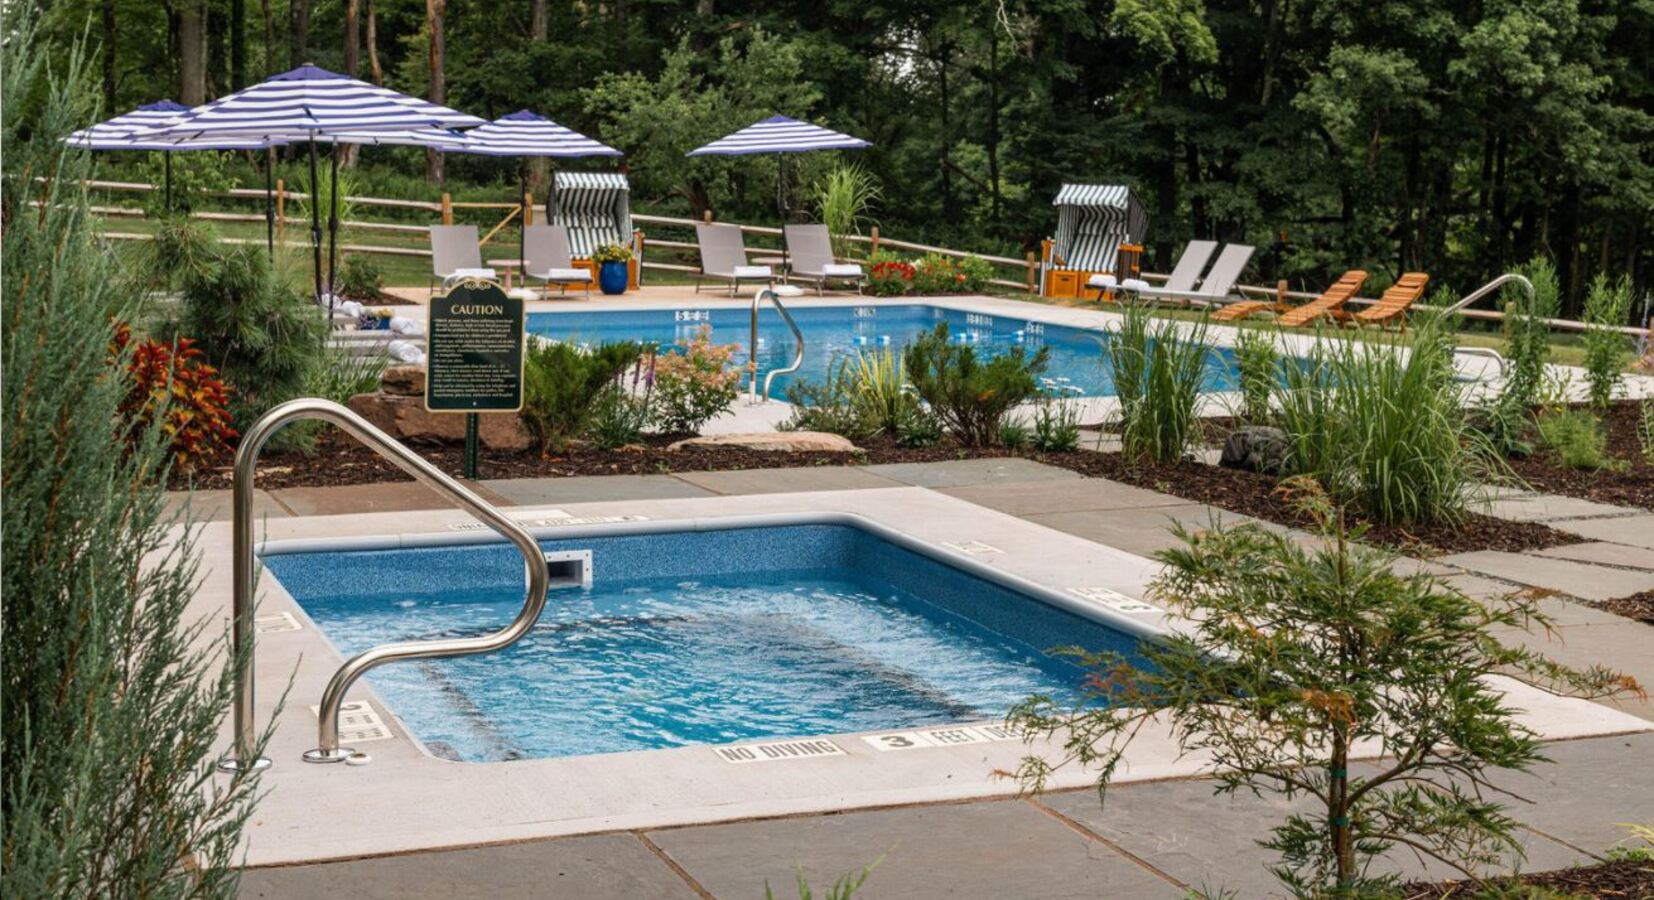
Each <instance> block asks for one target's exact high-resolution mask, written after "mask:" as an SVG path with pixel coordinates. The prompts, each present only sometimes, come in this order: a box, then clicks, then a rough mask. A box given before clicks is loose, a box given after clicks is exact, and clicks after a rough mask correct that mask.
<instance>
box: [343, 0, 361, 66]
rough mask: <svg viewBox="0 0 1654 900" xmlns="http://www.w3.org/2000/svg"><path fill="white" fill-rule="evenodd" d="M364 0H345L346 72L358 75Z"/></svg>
mask: <svg viewBox="0 0 1654 900" xmlns="http://www.w3.org/2000/svg"><path fill="white" fill-rule="evenodd" d="M361 23H362V0H345V74H346V75H349V76H350V77H352V78H355V77H356V73H357V69H358V68H359V63H360V60H359V58H358V57H359V54H360V52H361V48H362V29H361Z"/></svg>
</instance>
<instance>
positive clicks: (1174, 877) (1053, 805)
mask: <svg viewBox="0 0 1654 900" xmlns="http://www.w3.org/2000/svg"><path fill="white" fill-rule="evenodd" d="M899 485H913V486H919V487H925V488H929V489H932V490H936V491H939V492H941V493H944V494H948V495H950V496H952V497H954V498H957V499H960V500H965V501H968V502H969V503H972V504H976V505H977V506H981V507H984V508H986V509H991V510H996V511H998V512H1001V513H1004V514H1008V515H1011V516H1016V517H1019V518H1023V519H1026V520H1029V521H1033V522H1037V523H1039V524H1042V525H1044V526H1046V527H1049V528H1053V529H1056V530H1058V531H1063V532H1067V533H1069V534H1072V535H1075V536H1078V537H1081V538H1084V539H1087V540H1092V541H1098V542H1100V543H1105V544H1108V545H1111V546H1115V547H1118V548H1120V549H1123V550H1127V551H1130V552H1136V553H1151V552H1153V551H1154V550H1156V549H1159V548H1160V547H1164V546H1169V545H1170V544H1171V543H1172V539H1171V538H1170V536H1169V535H1168V534H1167V533H1166V531H1165V528H1166V525H1167V524H1168V523H1169V522H1170V521H1172V520H1177V521H1182V522H1186V523H1189V524H1192V525H1198V524H1204V523H1205V522H1206V521H1208V520H1209V518H1210V517H1211V516H1214V515H1221V516H1222V517H1224V518H1225V519H1229V520H1233V519H1236V518H1238V517H1235V516H1234V515H1233V514H1229V513H1221V512H1220V511H1218V510H1216V509H1214V508H1211V507H1206V506H1203V505H1201V504H1193V503H1189V502H1187V501H1185V500H1182V499H1180V498H1177V497H1171V496H1168V495H1165V494H1159V493H1156V492H1153V491H1148V490H1144V489H1141V488H1136V487H1131V486H1128V485H1122V484H1117V483H1114V482H1110V481H1107V480H1104V479H1082V478H1079V477H1078V476H1076V475H1075V474H1074V473H1072V472H1069V471H1067V470H1063V469H1056V468H1052V467H1047V466H1041V465H1039V464H1036V463H1031V462H1028V461H1026V460H964V461H956V462H942V463H931V464H922V465H888V466H869V467H866V468H863V469H843V468H828V467H808V468H797V469H767V470H745V471H738V472H717V473H682V474H670V475H664V474H663V475H650V476H614V477H585V478H567V479H509V480H502V481H483V482H481V483H479V484H478V485H476V486H477V487H478V488H480V489H481V492H482V493H483V494H484V496H486V497H488V498H489V499H491V500H496V501H497V502H499V503H501V504H502V505H534V506H540V505H545V504H557V503H576V502H586V501H594V500H621V499H625V500H641V499H657V498H662V499H664V498H685V497H700V496H708V495H727V494H761V493H776V492H801V491H812V490H835V489H842V488H866V487H893V486H899ZM225 495H227V492H207V493H204V494H198V495H196V497H195V498H194V500H193V507H194V509H195V510H196V511H197V513H199V514H201V515H203V516H204V517H206V518H210V519H223V518H225V517H227V515H228V502H227V499H228V498H227V496H225ZM258 502H259V507H258V512H259V514H260V515H261V516H266V515H267V516H269V517H271V518H280V517H285V516H308V515H327V514H336V513H355V512H362V511H365V510H369V509H374V510H384V511H391V510H403V509H421V508H440V507H441V506H442V505H443V504H442V503H441V501H440V500H438V499H437V498H436V497H435V496H434V495H432V494H429V493H426V492H424V491H423V489H422V488H418V487H417V486H415V485H413V484H412V483H411V482H409V483H397V484H384V485H371V486H361V487H357V488H348V489H330V490H316V489H278V490H273V491H268V492H265V491H261V492H259V496H258ZM1494 512H1495V514H1501V515H1508V516H1510V517H1512V518H1524V519H1530V520H1540V521H1547V522H1549V523H1550V524H1552V525H1553V526H1555V527H1558V528H1566V529H1567V530H1569V531H1572V532H1574V533H1579V534H1581V541H1580V542H1579V543H1578V544H1573V545H1568V546H1565V547H1556V548H1551V549H1548V550H1545V551H1541V552H1538V553H1525V554H1500V553H1469V554H1455V555H1452V556H1448V557H1443V558H1440V559H1437V560H1433V561H1429V562H1424V561H1415V562H1413V563H1411V565H1416V566H1418V567H1420V568H1425V569H1428V570H1430V571H1433V572H1437V573H1439V574H1443V575H1444V576H1448V577H1450V578H1451V579H1452V580H1454V581H1455V582H1456V583H1458V584H1459V585H1460V587H1461V588H1463V589H1465V590H1466V591H1468V592H1470V593H1472V594H1473V595H1481V596H1491V595H1494V594H1497V593H1501V592H1503V591H1506V590H1510V589H1514V588H1516V587H1519V586H1532V587H1539V588H1545V589H1550V590H1555V591H1559V592H1561V593H1562V594H1570V595H1575V596H1582V597H1586V598H1598V599H1601V598H1604V597H1608V596H1621V595H1623V594H1624V593H1631V592H1633V591H1634V590H1641V589H1646V588H1647V587H1650V586H1654V515H1649V514H1646V513H1643V512H1640V511H1635V510H1624V509H1620V508H1615V507H1602V506H1601V505H1600V504H1590V505H1583V506H1582V505H1579V502H1578V501H1571V500H1566V498H1533V497H1515V496H1506V497H1502V498H1501V499H1500V501H1499V502H1498V503H1496V505H1495V508H1494ZM1546 602H1547V608H1548V609H1549V610H1550V611H1551V612H1552V613H1553V615H1555V616H1556V617H1557V619H1558V624H1559V627H1558V629H1557V633H1556V634H1555V635H1554V636H1552V638H1551V639H1549V640H1546V639H1543V638H1533V637H1524V638H1522V639H1523V640H1526V641H1529V642H1533V643H1542V644H1543V649H1545V650H1546V651H1547V652H1549V653H1552V654H1553V655H1555V656H1557V657H1559V658H1561V659H1563V660H1564V661H1567V662H1571V663H1575V664H1587V663H1602V664H1605V665H1610V666H1613V667H1616V668H1619V669H1622V670H1626V671H1628V672H1630V673H1631V674H1633V675H1635V676H1636V677H1638V678H1639V680H1640V681H1642V682H1643V683H1644V684H1654V649H1650V648H1651V647H1654V643H1651V642H1650V640H1649V638H1650V636H1651V635H1654V632H1650V631H1649V630H1647V629H1648V627H1649V626H1646V625H1642V624H1639V623H1635V622H1631V621H1629V620H1625V619H1621V618H1618V617H1615V616H1612V615H1610V614H1608V613H1604V612H1601V611H1599V610H1596V609H1593V608H1591V607H1589V606H1585V605H1582V604H1579V603H1576V602H1573V601H1572V600H1570V599H1567V598H1566V597H1562V596H1559V597H1556V598H1552V599H1549V600H1547V601H1546ZM1607 705H1610V706H1612V707H1614V708H1616V709H1619V710H1621V711H1623V712H1627V713H1630V714H1632V715H1635V716H1639V717H1641V718H1643V719H1646V720H1649V721H1654V705H1651V704H1650V703H1649V702H1648V701H1646V700H1635V699H1633V700H1626V701H1619V702H1612V703H1609V704H1607ZM1547 753H1548V754H1549V755H1550V756H1551V757H1552V758H1554V759H1555V760H1556V762H1557V764H1556V765H1554V766H1546V767H1543V768H1542V769H1541V771H1540V772H1539V773H1537V775H1536V776H1513V777H1512V778H1511V779H1509V781H1508V784H1507V786H1508V787H1510V788H1512V789H1513V790H1514V791H1515V792H1516V793H1517V794H1519V795H1521V796H1523V797H1526V798H1527V799H1529V800H1532V801H1534V803H1533V804H1532V805H1527V804H1520V803H1518V804H1516V806H1517V807H1519V808H1517V809H1516V810H1515V815H1516V817H1517V818H1518V819H1519V820H1521V821H1524V822H1525V823H1527V825H1528V828H1527V830H1526V831H1525V832H1524V835H1523V837H1524V843H1525V846H1526V849H1527V853H1528V861H1527V863H1526V864H1525V865H1524V868H1526V869H1529V870H1537V869H1543V868H1555V867H1559V866H1565V865H1569V864H1571V863H1574V862H1576V861H1584V860H1587V859H1588V858H1589V856H1590V855H1591V854H1598V853H1601V852H1603V851H1604V850H1606V849H1608V848H1609V847H1611V846H1614V845H1615V844H1617V843H1619V842H1621V841H1623V840H1626V838H1627V835H1626V834H1625V833H1624V831H1623V830H1622V829H1620V828H1617V827H1616V825H1617V823H1623V822H1633V821H1643V822H1646V821H1648V816H1649V810H1654V769H1651V768H1650V767H1649V766H1647V765H1646V764H1645V762H1643V761H1645V760H1646V759H1648V758H1650V756H1651V755H1654V733H1645V734H1634V735H1625V736H1619V737H1602V738H1590V739H1582V740H1573V741H1563V742H1559V743H1553V744H1551V745H1549V746H1548V747H1547ZM1211 788H1212V783H1211V782H1210V781H1206V780H1198V779H1197V780H1179V781H1164V782H1150V783H1136V784H1128V785H1122V786H1120V787H1118V788H1116V789H1115V791H1114V792H1113V793H1111V795H1110V800H1109V805H1108V807H1107V808H1106V809H1105V808H1103V807H1102V806H1100V805H1099V803H1098V800H1097V797H1096V794H1095V793H1094V792H1092V791H1085V790H1081V791H1070V792H1063V793H1053V794H1049V795H1045V796H1042V797H1039V798H1035V799H1021V800H1016V799H1001V800H984V801H972V802H964V803H946V804H927V805H918V806H909V807H899V808H892V809H883V810H870V811H857V812H846V813H839V814H833V815H811V816H798V817H790V818H781V819H767V820H753V821H746V822H735V823H727V824H716V825H702V826H687V827H679V828H667V829H656V830H640V831H625V832H616V833H609V834H598V835H585V836H579V837H571V838H560V839H551V840H542V841H531V842H523V843H515V844H507V845H495V846H487V847H477V848H468V849H457V850H446V851H440V852H429V853H416V854H409V855H400V856H389V857H377V858H369V859H359V860H352V861H345V862H334V863H326V864H319V865H297V866H282V867H273V868H263V869H252V870H249V871H248V872H247V873H246V875H245V878H244V881H243V891H242V893H243V896H244V897H258V898H289V897H291V898H298V897H311V896H317V895H320V894H322V893H324V892H325V893H336V894H340V895H345V896H355V897H401V898H407V897H420V896H440V897H453V898H462V897H498V896H526V895H535V894H538V895H544V896H556V897H570V898H584V897H620V896H625V897H640V898H652V897H663V898H664V897H702V898H704V897H720V898H722V897H740V898H747V897H751V898H757V897H762V896H763V895H764V887H765V884H766V883H767V884H768V885H770V886H771V887H773V888H774V889H775V890H776V893H777V896H783V897H791V896H794V895H795V888H794V886H793V885H794V879H795V870H796V869H801V870H802V871H803V872H804V873H805V874H806V876H807V877H808V879H809V881H810V883H811V884H812V886H813V887H814V888H815V889H816V891H817V892H818V894H819V893H820V892H821V891H822V890H824V888H825V886H826V885H828V884H830V883H831V882H832V881H833V880H834V879H836V878H838V877H840V876H842V875H844V874H847V873H851V872H854V871H856V870H859V869H860V868H862V867H863V866H866V865H868V864H870V863H873V862H874V861H875V860H881V861H880V862H879V865H878V866H877V868H876V869H875V870H874V872H873V873H872V875H871V877H870V878H869V879H868V882H867V886H866V888H865V889H864V890H863V891H862V892H861V893H859V894H858V896H866V897H869V898H876V897H897V896H908V897H913V896H943V895H948V894H953V895H957V896H969V897H990V896H991V897H1012V896H1014V897H1027V898H1047V897H1050V898H1057V897H1098V896H1120V897H1156V896H1163V897H1178V896H1182V895H1183V894H1184V892H1185V891H1186V890H1188V889H1191V888H1217V887H1219V886H1222V887H1224V888H1227V889H1233V890H1235V891H1237V892H1238V896H1241V897H1257V896H1269V895H1272V894H1274V893H1276V890H1275V882H1274V880H1273V877H1272V876H1270V875H1269V873H1268V872H1267V871H1266V869H1265V864H1266V863H1267V861H1268V860H1269V858H1270V856H1269V854H1268V853H1267V852H1266V851H1263V850H1261V849H1259V848H1257V847H1256V846H1255V845H1253V843H1252V840H1253V838H1255V837H1257V836H1259V835H1260V834H1261V832H1262V829H1263V827H1265V826H1266V825H1267V824H1269V823H1273V822H1274V821H1277V820H1278V816H1279V813H1280V809H1279V808H1278V807H1277V806H1276V805H1275V804H1273V803H1272V802H1271V801H1266V800H1258V799H1255V798H1216V799H1214V798H1213V797H1212V795H1211ZM1393 862H1394V864H1395V865H1396V866H1397V867H1398V870H1399V871H1402V872H1405V873H1407V874H1409V875H1425V874H1430V875H1442V874H1444V873H1443V872H1442V871H1441V870H1439V869H1431V868H1429V867H1426V866H1422V865H1421V864H1420V863H1419V862H1418V861H1417V860H1415V859H1412V858H1411V857H1405V858H1402V857H1398V858H1397V859H1395V860H1394V861H1393Z"/></svg>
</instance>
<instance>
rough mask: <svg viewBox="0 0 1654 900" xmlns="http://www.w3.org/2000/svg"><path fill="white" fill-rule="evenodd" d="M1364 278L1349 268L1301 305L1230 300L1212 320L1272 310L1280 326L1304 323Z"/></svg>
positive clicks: (1342, 300)
mask: <svg viewBox="0 0 1654 900" xmlns="http://www.w3.org/2000/svg"><path fill="white" fill-rule="evenodd" d="M1366 280H1367V273H1366V272H1363V271H1362V270H1360V269H1351V270H1349V271H1348V272H1345V273H1344V274H1343V275H1341V276H1339V278H1338V280H1337V281H1335V282H1333V283H1332V284H1331V285H1330V286H1329V287H1328V288H1327V289H1326V290H1324V291H1322V292H1321V296H1319V297H1316V298H1315V299H1314V300H1311V301H1309V302H1308V303H1305V304H1303V305H1301V306H1292V305H1290V304H1285V303H1276V302H1274V301H1272V300H1242V301H1241V302H1239V303H1231V304H1229V305H1228V306H1225V307H1224V308H1222V309H1220V310H1218V311H1217V312H1215V313H1213V314H1212V321H1214V322H1233V321H1235V320H1237V319H1244V318H1246V317H1247V316H1251V315H1256V314H1258V313H1272V314H1274V315H1278V316H1280V317H1281V324H1283V325H1287V324H1294V325H1301V324H1304V322H1308V321H1313V320H1314V319H1316V318H1319V317H1321V316H1323V315H1328V314H1330V313H1331V312H1332V311H1333V310H1335V309H1338V308H1339V307H1341V306H1343V305H1344V303H1345V301H1347V300H1349V299H1350V298H1351V297H1354V296H1355V293H1356V291H1359V290H1361V284H1362V282H1364V281H1366ZM1287 316H1292V321H1291V322H1288V321H1287V319H1286V317H1287ZM1306 316H1307V317H1308V318H1304V317H1306ZM1299 319H1303V321H1298V320H1299Z"/></svg>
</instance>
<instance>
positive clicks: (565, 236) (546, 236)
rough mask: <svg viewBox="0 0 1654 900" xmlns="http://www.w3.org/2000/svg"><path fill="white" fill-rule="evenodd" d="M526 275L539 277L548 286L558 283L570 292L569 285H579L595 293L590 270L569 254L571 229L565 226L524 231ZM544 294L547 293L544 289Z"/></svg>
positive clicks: (535, 226) (587, 291)
mask: <svg viewBox="0 0 1654 900" xmlns="http://www.w3.org/2000/svg"><path fill="white" fill-rule="evenodd" d="M523 261H524V265H523V275H524V276H526V277H528V278H537V279H539V280H540V281H541V282H542V283H544V284H545V286H546V287H550V286H551V285H554V284H555V285H557V287H558V290H559V292H560V293H563V294H567V293H568V290H569V285H571V284H578V285H581V286H583V287H585V289H586V296H587V297H590V296H591V295H592V273H591V270H590V269H577V268H575V267H574V262H573V257H572V256H571V255H570V253H569V232H568V229H567V228H564V227H563V226H561V225H530V226H528V228H527V229H526V230H525V231H524V232H523ZM542 293H543V292H542Z"/></svg>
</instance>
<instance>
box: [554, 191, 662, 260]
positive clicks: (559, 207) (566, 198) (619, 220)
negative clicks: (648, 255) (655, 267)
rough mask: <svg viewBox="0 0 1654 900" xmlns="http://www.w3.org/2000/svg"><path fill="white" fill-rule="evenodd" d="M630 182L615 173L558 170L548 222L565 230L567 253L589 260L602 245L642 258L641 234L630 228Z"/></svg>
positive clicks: (576, 257)
mask: <svg viewBox="0 0 1654 900" xmlns="http://www.w3.org/2000/svg"><path fill="white" fill-rule="evenodd" d="M631 192H632V187H631V184H630V183H628V182H627V180H626V176H625V175H622V174H620V173H619V172H558V173H557V174H556V177H555V178H553V180H552V210H551V224H553V225H561V226H563V227H564V228H565V229H567V231H568V235H569V253H570V255H572V256H573V257H574V258H575V259H590V258H591V255H592V251H593V250H596V249H597V248H598V247H602V246H604V245H605V244H619V245H620V246H622V247H631V248H632V255H633V256H636V257H640V258H641V257H642V255H643V246H642V243H643V235H641V234H639V233H638V232H636V231H634V230H633V229H632V205H631Z"/></svg>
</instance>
